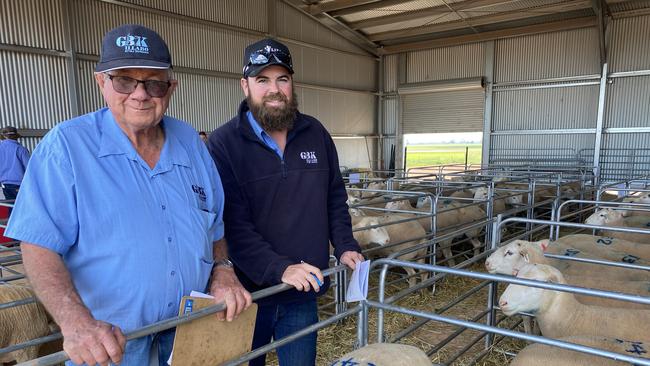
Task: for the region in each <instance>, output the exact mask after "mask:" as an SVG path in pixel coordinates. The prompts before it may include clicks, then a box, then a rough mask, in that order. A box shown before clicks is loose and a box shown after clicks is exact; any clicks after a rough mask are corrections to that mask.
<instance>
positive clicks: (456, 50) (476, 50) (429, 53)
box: [406, 43, 485, 83]
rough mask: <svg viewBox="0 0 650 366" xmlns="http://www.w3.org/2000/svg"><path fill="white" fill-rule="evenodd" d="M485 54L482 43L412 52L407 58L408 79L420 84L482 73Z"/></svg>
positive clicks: (407, 80) (410, 81)
mask: <svg viewBox="0 0 650 366" xmlns="http://www.w3.org/2000/svg"><path fill="white" fill-rule="evenodd" d="M484 54H485V46H484V44H483V43H472V44H466V45H460V46H453V47H442V48H434V49H431V50H425V51H417V52H411V53H409V54H408V55H407V57H406V82H407V83H418V82H425V81H440V80H452V79H466V78H472V77H478V76H483V75H484V69H485V63H484V59H485V56H484Z"/></svg>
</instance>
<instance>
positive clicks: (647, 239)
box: [585, 208, 650, 244]
mask: <svg viewBox="0 0 650 366" xmlns="http://www.w3.org/2000/svg"><path fill="white" fill-rule="evenodd" d="M629 219H630V220H628V219H626V218H625V217H623V214H622V213H621V212H620V211H617V210H612V209H611V208H603V209H600V210H598V211H596V212H594V213H593V214H592V215H591V216H589V217H588V218H587V220H585V224H589V225H598V226H611V227H634V226H632V225H631V224H632V223H633V222H635V221H636V220H637V219H635V218H634V217H630V218H629ZM637 227H638V226H637ZM600 234H601V235H602V236H608V237H612V238H618V239H623V240H627V241H631V242H635V243H645V244H650V235H648V234H642V233H624V232H621V231H611V230H601V232H600Z"/></svg>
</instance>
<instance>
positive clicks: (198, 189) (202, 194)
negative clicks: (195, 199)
mask: <svg viewBox="0 0 650 366" xmlns="http://www.w3.org/2000/svg"><path fill="white" fill-rule="evenodd" d="M192 191H194V193H196V194H198V195H199V199H200V200H201V201H203V202H205V201H206V199H207V196H206V194H205V189H204V188H203V187H201V186H197V185H195V184H192Z"/></svg>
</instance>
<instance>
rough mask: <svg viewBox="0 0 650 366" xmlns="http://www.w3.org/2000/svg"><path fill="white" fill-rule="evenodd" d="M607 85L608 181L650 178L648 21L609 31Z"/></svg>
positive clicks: (604, 159)
mask: <svg viewBox="0 0 650 366" xmlns="http://www.w3.org/2000/svg"><path fill="white" fill-rule="evenodd" d="M609 28H610V29H609V30H610V31H609V34H608V36H609V37H608V43H609V45H610V48H609V50H610V51H609V52H610V53H609V59H610V79H609V82H610V83H609V84H608V86H607V95H606V102H605V118H604V121H603V127H605V131H604V132H603V140H602V149H601V165H602V171H603V177H604V178H605V179H607V180H621V179H629V178H630V177H632V176H635V175H636V176H638V175H647V174H648V172H650V133H648V132H650V57H648V54H649V53H650V42H648V34H650V16H648V15H646V16H639V17H633V18H623V19H616V20H614V21H612V22H611V23H610V25H609Z"/></svg>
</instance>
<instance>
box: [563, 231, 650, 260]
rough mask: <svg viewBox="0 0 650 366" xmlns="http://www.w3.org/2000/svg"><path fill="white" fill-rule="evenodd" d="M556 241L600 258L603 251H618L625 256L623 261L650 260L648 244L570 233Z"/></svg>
mask: <svg viewBox="0 0 650 366" xmlns="http://www.w3.org/2000/svg"><path fill="white" fill-rule="evenodd" d="M558 242H561V243H565V244H567V245H570V246H571V247H573V248H576V249H578V250H582V251H584V252H588V253H592V254H596V255H598V256H599V257H601V258H604V257H603V255H605V253H612V252H619V253H624V254H625V255H626V256H627V258H625V259H624V260H623V261H624V262H628V263H636V261H637V260H639V259H640V260H643V261H650V245H647V244H639V243H633V242H630V241H627V240H623V239H616V238H610V237H606V236H597V235H589V234H571V235H566V236H563V237H561V238H560V239H559V240H558Z"/></svg>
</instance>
